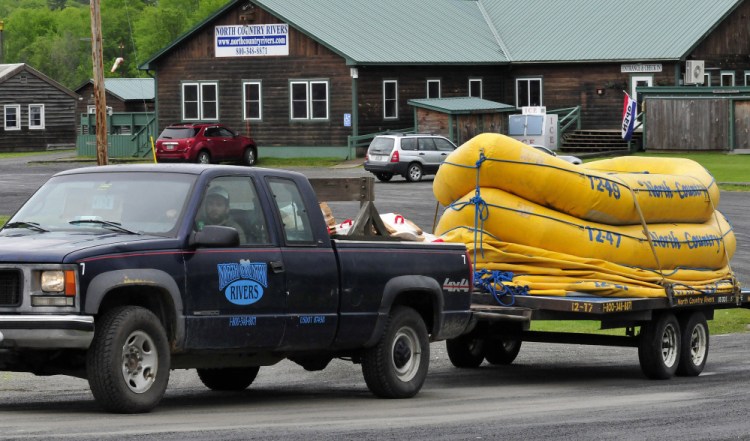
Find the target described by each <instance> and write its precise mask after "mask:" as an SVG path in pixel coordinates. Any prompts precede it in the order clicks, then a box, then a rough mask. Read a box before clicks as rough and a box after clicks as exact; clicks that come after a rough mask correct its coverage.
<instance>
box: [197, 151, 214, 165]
mask: <svg viewBox="0 0 750 441" xmlns="http://www.w3.org/2000/svg"><path fill="white" fill-rule="evenodd" d="M197 162H198V164H210V163H211V155H210V154H209V153H208V152H207V151H205V150H201V151H200V152H198V157H197Z"/></svg>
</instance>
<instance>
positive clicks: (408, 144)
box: [401, 138, 417, 150]
mask: <svg viewBox="0 0 750 441" xmlns="http://www.w3.org/2000/svg"><path fill="white" fill-rule="evenodd" d="M401 150H417V138H401Z"/></svg>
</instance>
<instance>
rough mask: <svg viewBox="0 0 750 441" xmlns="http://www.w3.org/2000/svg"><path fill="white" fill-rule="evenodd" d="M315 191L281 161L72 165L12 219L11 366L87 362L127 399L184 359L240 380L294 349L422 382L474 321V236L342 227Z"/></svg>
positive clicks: (2, 259) (156, 387)
mask: <svg viewBox="0 0 750 441" xmlns="http://www.w3.org/2000/svg"><path fill="white" fill-rule="evenodd" d="M318 204H319V203H318V200H317V198H316V194H315V192H314V190H313V188H312V186H311V184H310V182H309V181H308V180H307V179H306V178H305V177H304V176H303V175H301V174H299V173H294V172H288V171H280V170H271V169H262V168H245V167H233V166H211V165H208V166H206V165H194V164H184V165H176V164H175V165H145V164H143V165H122V166H104V167H89V168H82V169H76V170H69V171H65V172H61V173H58V174H57V175H55V176H54V177H52V178H51V179H50V180H49V181H48V182H47V183H46V184H45V185H43V186H42V187H41V188H40V189H39V190H38V191H37V192H36V193H35V194H34V195H33V196H32V197H31V198H30V199H29V200H28V201H27V202H26V203H25V204H24V205H23V207H22V208H21V209H20V210H19V211H18V212H17V213H16V214H15V215H14V216H13V217H12V218H11V219H10V220H9V221H8V222H7V224H6V225H5V226H4V227H3V228H2V230H0V371H3V370H5V371H19V372H32V373H34V374H37V375H54V374H66V375H73V376H78V377H82V378H87V379H88V381H89V384H90V387H91V390H92V392H93V394H94V397H95V398H96V400H97V401H98V402H99V403H100V404H101V406H102V407H103V408H105V409H106V410H109V411H113V412H123V413H135V412H146V411H149V410H151V409H153V408H154V407H155V406H156V405H157V404H158V403H159V401H160V399H161V398H162V396H163V394H164V391H165V389H166V387H167V382H168V379H169V373H170V370H171V369H191V368H194V369H197V371H198V374H199V377H200V379H201V380H202V382H203V383H204V384H205V385H206V386H207V387H209V388H211V389H214V390H242V389H244V388H246V387H248V386H249V385H250V384H251V383H252V382H253V380H254V379H255V376H256V375H257V373H258V369H259V367H260V366H268V365H272V364H274V363H277V362H279V361H280V360H283V359H285V358H288V359H291V360H293V361H295V362H296V363H299V364H300V365H302V366H303V367H304V368H305V369H308V370H320V369H323V368H325V367H326V365H327V364H328V363H329V362H330V361H331V360H332V359H333V358H347V359H351V360H353V361H354V362H355V363H361V365H362V371H363V374H364V378H365V381H366V383H367V386H368V387H369V389H370V390H371V391H372V392H373V393H374V394H375V395H377V396H381V397H391V398H405V397H410V396H413V395H415V394H416V393H417V392H418V391H419V390H420V388H421V387H422V384H423V382H424V379H425V376H426V375H427V368H428V363H429V342H430V341H437V340H443V339H448V338H454V337H457V336H459V335H460V334H462V333H463V332H464V331H465V330H466V329H467V326H469V323H470V321H471V312H470V301H471V298H470V295H471V294H470V287H471V278H472V275H471V274H472V272H471V264H470V262H469V259H468V257H467V254H466V249H465V248H464V247H463V245H456V244H439V243H429V244H425V243H409V242H398V241H391V240H382V239H381V240H362V238H358V239H355V238H335V237H334V238H332V237H331V236H330V235H329V231H328V229H327V226H326V223H325V219H324V217H323V214H322V213H321V210H320V207H319V205H318Z"/></svg>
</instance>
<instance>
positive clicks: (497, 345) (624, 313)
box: [446, 289, 750, 379]
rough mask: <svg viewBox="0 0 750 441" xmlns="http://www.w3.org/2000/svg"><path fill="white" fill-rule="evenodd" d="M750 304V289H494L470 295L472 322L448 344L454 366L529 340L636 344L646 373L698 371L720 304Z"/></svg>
mask: <svg viewBox="0 0 750 441" xmlns="http://www.w3.org/2000/svg"><path fill="white" fill-rule="evenodd" d="M729 308H750V290H739V289H738V290H737V291H736V292H735V293H732V294H726V293H722V294H714V293H702V294H694V295H684V296H682V295H681V296H671V295H670V296H668V297H663V298H623V297H598V296H592V295H586V294H582V293H568V295H566V296H532V295H515V296H511V295H507V294H506V295H502V296H498V295H493V294H491V293H489V292H484V291H475V292H473V293H472V306H471V310H472V312H473V323H472V326H470V327H469V330H468V332H467V333H465V334H464V335H462V336H460V337H457V338H454V339H451V340H448V341H447V342H446V346H447V350H448V356H449V357H450V359H451V362H452V363H453V365H454V366H456V367H463V368H471V367H477V366H479V365H480V364H481V363H482V362H483V361H484V360H487V362H489V363H490V364H510V363H512V362H513V360H515V358H516V356H517V355H518V352H519V350H520V348H521V343H522V342H523V341H533V342H546V343H567V344H583V345H598V346H627V347H637V348H638V359H639V362H640V365H641V370H642V371H643V373H644V374H645V375H646V376H647V377H649V378H653V379H667V378H671V377H672V376H674V375H680V376H697V375H699V374H700V373H701V372H702V371H703V368H704V366H705V364H706V360H707V358H708V347H709V330H708V324H707V320H712V319H713V316H714V311H715V310H716V309H729ZM532 320H592V321H600V322H601V329H615V328H624V329H625V333H624V335H604V334H583V333H565V332H540V331H531V330H530V324H531V321H532Z"/></svg>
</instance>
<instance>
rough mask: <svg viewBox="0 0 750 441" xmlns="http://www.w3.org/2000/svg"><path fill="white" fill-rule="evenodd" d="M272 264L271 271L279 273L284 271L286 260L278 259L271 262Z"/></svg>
mask: <svg viewBox="0 0 750 441" xmlns="http://www.w3.org/2000/svg"><path fill="white" fill-rule="evenodd" d="M270 265H271V271H273V272H274V273H276V274H278V273H283V272H284V262H281V261H278V260H277V261H274V262H271V263H270Z"/></svg>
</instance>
